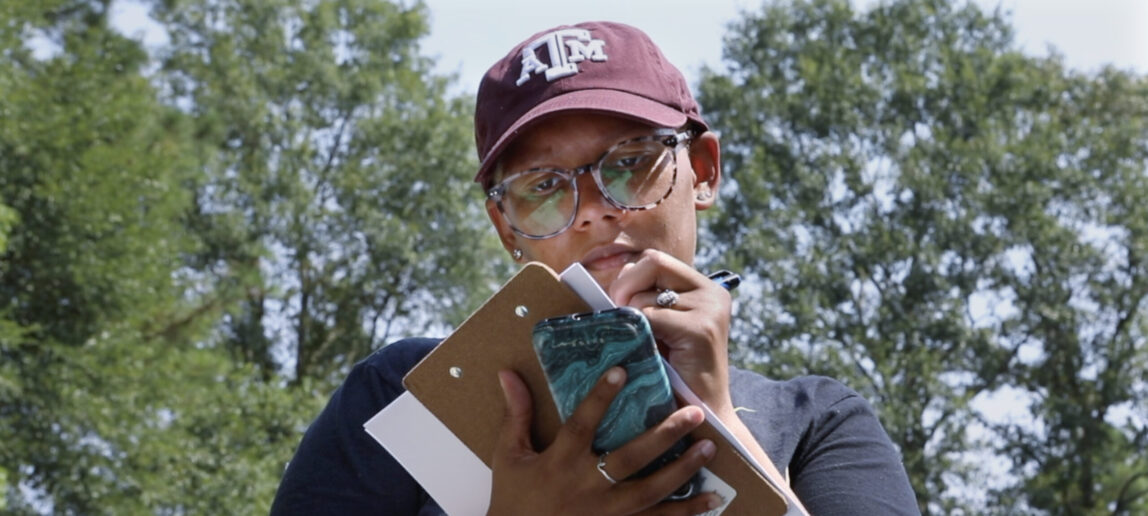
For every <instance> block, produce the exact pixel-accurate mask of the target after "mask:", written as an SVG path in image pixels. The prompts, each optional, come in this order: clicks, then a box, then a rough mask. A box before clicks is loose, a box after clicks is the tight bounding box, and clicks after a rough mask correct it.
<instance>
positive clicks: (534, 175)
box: [502, 138, 674, 236]
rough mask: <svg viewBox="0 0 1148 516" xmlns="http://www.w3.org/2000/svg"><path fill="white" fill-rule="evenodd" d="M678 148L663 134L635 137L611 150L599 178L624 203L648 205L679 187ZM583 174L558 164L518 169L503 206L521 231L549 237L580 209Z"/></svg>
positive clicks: (618, 202) (612, 199)
mask: <svg viewBox="0 0 1148 516" xmlns="http://www.w3.org/2000/svg"><path fill="white" fill-rule="evenodd" d="M671 151H672V149H670V148H669V147H667V146H666V144H665V143H663V141H662V140H661V139H653V138H651V139H645V140H642V141H631V142H627V143H624V144H622V145H619V146H618V147H615V148H613V149H612V150H610V151H609V152H608V153H607V154H606V155H605V156H603V158H602V159H601V160H600V161H599V162H598V163H597V164H596V166H595V167H593V171H594V173H595V178H594V179H595V183H596V184H597V186H598V188H599V189H600V190H601V191H602V193H603V194H604V195H605V197H606V198H607V199H608V200H609V201H610V202H611V203H612V204H614V205H615V206H617V207H619V208H630V209H644V208H647V207H649V206H650V205H651V204H656V203H657V202H658V201H661V200H662V199H663V198H664V197H665V196H666V195H667V194H668V193H669V191H670V188H672V187H673V181H674V177H673V174H665V173H663V172H664V171H665V170H666V169H667V168H668V165H670V164H672V163H673V157H672V154H671ZM577 180H578V179H577V175H576V174H574V173H571V172H567V171H561V170H554V169H539V170H531V171H527V172H524V173H521V174H518V175H517V176H516V177H514V178H513V179H512V180H511V181H509V182H508V183H507V185H506V187H507V188H506V192H505V194H504V195H503V198H502V209H503V212H504V213H505V214H506V216H507V217H508V218H509V220H510V222H511V223H512V224H513V225H514V226H515V227H516V228H517V229H518V230H519V231H521V232H523V233H525V234H527V235H532V236H546V235H550V234H553V233H555V232H558V231H561V230H562V229H564V228H565V227H566V226H567V225H568V224H569V223H570V221H571V220H572V219H573V217H574V212H575V210H576V208H577V202H578V195H577V184H576V182H577Z"/></svg>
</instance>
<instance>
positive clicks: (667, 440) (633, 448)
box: [606, 406, 706, 479]
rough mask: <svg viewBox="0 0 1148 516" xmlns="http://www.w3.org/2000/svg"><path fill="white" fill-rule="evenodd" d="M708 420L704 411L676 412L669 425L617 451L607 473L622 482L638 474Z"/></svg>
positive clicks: (666, 424)
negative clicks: (621, 479) (622, 479)
mask: <svg viewBox="0 0 1148 516" xmlns="http://www.w3.org/2000/svg"><path fill="white" fill-rule="evenodd" d="M705 418H706V416H705V413H704V412H702V409H701V408H700V407H695V406H688V407H683V408H680V409H678V410H676V411H675V412H674V413H673V414H670V416H669V417H667V418H666V419H665V421H662V422H661V423H659V424H658V425H656V426H654V427H652V428H650V429H649V430H646V431H645V432H643V433H642V434H641V435H639V436H638V437H635V438H634V439H633V440H631V441H630V442H628V443H626V444H625V445H624V446H622V447H621V448H618V449H617V450H614V451H613V452H612V453H611V454H610V456H609V461H608V463H607V465H606V471H607V472H608V473H610V476H612V477H614V478H619V479H620V478H626V477H629V476H630V475H633V474H634V473H637V472H638V471H639V470H641V469H642V468H644V467H646V465H647V464H649V463H651V462H653V461H654V460H655V459H657V458H658V457H659V456H661V455H662V454H663V453H665V451H666V450H668V449H670V447H671V446H673V445H674V444H676V443H677V442H678V441H679V440H681V439H682V438H683V437H685V436H686V435H688V434H689V433H690V432H692V431H693V430H694V429H695V428H697V427H699V426H701V424H702V422H703V421H705Z"/></svg>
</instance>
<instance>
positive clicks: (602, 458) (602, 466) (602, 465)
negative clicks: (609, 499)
mask: <svg viewBox="0 0 1148 516" xmlns="http://www.w3.org/2000/svg"><path fill="white" fill-rule="evenodd" d="M609 454H610V452H606V453H603V454H601V455H599V456H598V473H601V474H602V477H603V478H605V479H606V480H609V481H610V485H614V484H617V483H618V481H617V480H614V477H612V476H610V474H609V473H606V456H607V455H609Z"/></svg>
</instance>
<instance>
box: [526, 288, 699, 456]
mask: <svg viewBox="0 0 1148 516" xmlns="http://www.w3.org/2000/svg"><path fill="white" fill-rule="evenodd" d="M533 341H534V351H535V352H536V354H537V355H538V360H539V362H540V363H541V365H542V369H543V371H544V372H545V373H546V379H547V380H548V382H549V384H550V392H551V394H552V395H553V397H554V403H555V404H556V405H557V406H558V412H559V415H560V416H561V418H562V421H566V419H567V418H569V417H570V415H571V414H572V413H573V412H574V409H575V408H576V407H577V406H578V404H579V403H581V401H582V399H583V398H585V397H586V395H587V394H588V393H589V392H590V389H591V388H592V387H593V386H594V384H595V383H596V382H597V381H598V379H599V378H600V377H601V376H602V375H603V374H604V373H605V372H606V370H607V369H609V368H610V367H613V366H615V365H621V366H623V367H624V368H625V369H626V378H627V380H626V385H625V386H624V387H623V388H622V391H621V392H620V393H619V394H618V396H617V397H616V398H614V401H613V403H611V404H610V408H609V409H608V410H607V412H606V415H605V416H604V417H603V419H602V422H601V424H600V425H599V426H598V430H597V433H596V435H595V438H594V444H593V447H594V451H595V453H603V452H608V451H612V450H615V449H617V448H618V447H620V446H622V445H623V444H626V443H627V442H629V441H630V440H631V439H633V438H635V437H637V436H638V435H639V434H641V433H642V432H644V431H645V430H646V429H647V428H649V427H651V426H654V425H656V424H658V423H660V422H662V420H664V419H665V418H666V417H668V416H669V415H670V413H672V412H673V411H674V409H675V408H676V404H675V402H674V396H673V392H672V391H671V390H670V382H669V379H668V377H667V376H666V371H665V369H664V368H663V365H662V360H661V358H660V357H659V356H658V350H657V346H656V344H655V343H654V337H653V333H652V332H651V331H650V324H649V322H648V321H647V320H646V317H645V316H644V315H642V313H641V312H640V311H638V310H636V309H634V308H630V307H621V308H615V309H611V310H604V311H600V312H590V313H584V314H577V315H569V316H563V317H554V318H551V319H546V320H543V321H540V322H539V323H538V324H537V325H535V327H534V334H533ZM687 446H688V443H687V442H686V441H684V440H683V441H679V442H678V443H677V444H676V445H675V446H673V447H672V448H671V449H670V450H668V451H667V452H666V453H665V454H663V455H662V457H660V458H659V459H657V460H655V461H654V462H653V463H651V464H650V465H649V466H647V467H646V468H644V469H643V470H642V471H639V472H638V473H636V474H635V475H634V476H635V477H638V476H644V475H647V474H649V473H652V472H653V471H654V470H656V469H657V468H659V467H661V466H662V465H664V464H665V463H668V462H670V461H672V460H673V459H674V458H675V457H677V456H678V455H680V454H681V453H682V452H683V451H685V449H686V447H687Z"/></svg>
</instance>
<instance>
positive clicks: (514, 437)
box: [498, 369, 534, 455]
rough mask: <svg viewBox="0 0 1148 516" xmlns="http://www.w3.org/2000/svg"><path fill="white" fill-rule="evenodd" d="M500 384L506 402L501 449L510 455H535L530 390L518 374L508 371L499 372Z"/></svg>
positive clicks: (500, 440) (532, 408)
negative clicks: (531, 438) (532, 442)
mask: <svg viewBox="0 0 1148 516" xmlns="http://www.w3.org/2000/svg"><path fill="white" fill-rule="evenodd" d="M498 383H499V385H500V386H501V387H502V396H503V399H504V400H505V401H506V411H505V412H504V413H503V419H502V432H500V434H499V439H498V447H499V449H500V450H501V451H502V452H503V453H506V454H510V455H522V454H531V453H534V445H533V444H531V442H530V424H531V422H532V421H533V420H534V406H533V404H532V401H531V396H530V389H529V388H528V387H527V386H526V384H525V383H524V382H523V381H522V378H519V376H518V374H517V373H515V372H514V371H510V370H506V369H504V370H501V371H499V372H498Z"/></svg>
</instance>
